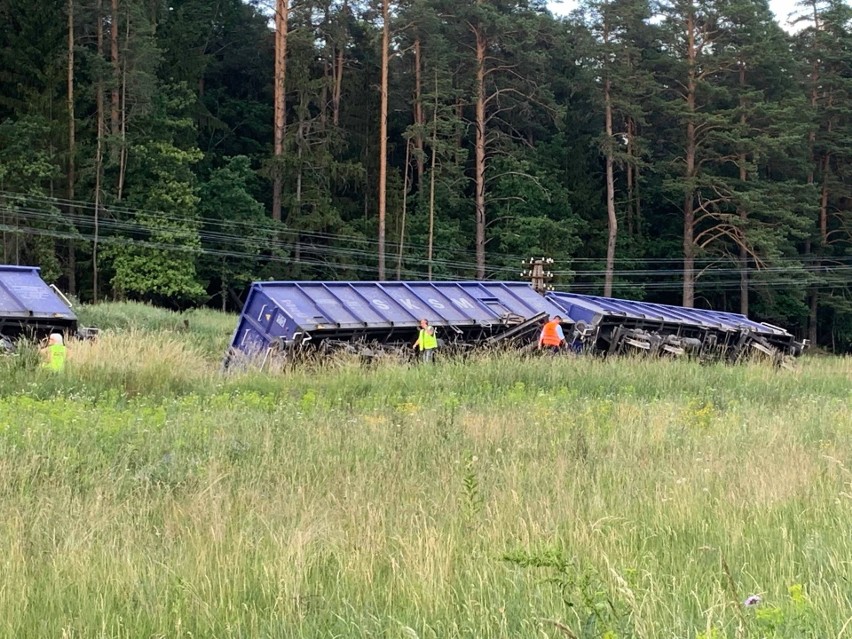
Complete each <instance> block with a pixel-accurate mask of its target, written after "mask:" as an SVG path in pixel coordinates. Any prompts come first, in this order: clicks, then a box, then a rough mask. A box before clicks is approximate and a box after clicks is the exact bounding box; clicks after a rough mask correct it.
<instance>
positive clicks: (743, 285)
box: [737, 62, 749, 315]
mask: <svg viewBox="0 0 852 639" xmlns="http://www.w3.org/2000/svg"><path fill="white" fill-rule="evenodd" d="M740 91H745V63H743V62H740ZM745 108H746V104H745V98H740V109H742V113H740V126H741V127H742V128H743V129H745V125H746V114H745ZM739 169H740V185H741V187H745V183H746V180H747V179H748V171H747V170H746V154H745V153H740V156H739ZM737 213H738V214H739V218H740V224H741V225H742V226H741V231H742V233H743V234H744V233H745V229H746V224H747V223H748V209H747V208H746V207H745V205H744V204H740V205H739V207H738V210H737ZM739 251H740V256H739V257H740V313H742V314H743V315H748V302H749V299H748V297H749V292H748V288H749V280H748V247H747V246H746V243H745V239H744V238H743V241H741V242H740V246H739Z"/></svg>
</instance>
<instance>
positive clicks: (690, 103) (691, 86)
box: [683, 8, 697, 308]
mask: <svg viewBox="0 0 852 639" xmlns="http://www.w3.org/2000/svg"><path fill="white" fill-rule="evenodd" d="M686 28H687V59H688V71H687V73H688V76H687V86H686V91H687V94H686V117H687V121H686V172H685V175H684V178H685V184H684V196H683V305H684V306H686V307H687V308H692V307H693V306H694V305H695V175H696V168H695V167H696V163H695V149H696V131H695V93H696V72H697V70H696V55H697V50H696V44H695V15H694V14H693V12H692V9H691V8H690V10H689V14H688V15H687V18H686Z"/></svg>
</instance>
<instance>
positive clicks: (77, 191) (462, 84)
mask: <svg viewBox="0 0 852 639" xmlns="http://www.w3.org/2000/svg"><path fill="white" fill-rule="evenodd" d="M792 31H793V32H792V33H789V32H787V31H785V30H784V29H782V28H781V27H780V26H779V24H778V23H777V22H776V20H775V19H774V17H773V15H772V13H771V12H770V10H769V8H768V5H767V3H766V1H765V0H582V2H581V3H580V8H579V9H578V10H577V11H576V12H575V13H574V14H572V16H571V17H570V18H567V19H558V18H556V17H554V16H553V15H551V14H550V13H549V12H548V11H547V9H546V7H545V6H544V3H543V2H542V1H540V0H267V2H247V1H245V0H40V1H39V2H32V1H31V0H0V216H2V218H0V226H2V234H3V237H2V251H3V255H2V262H3V263H6V264H34V265H37V266H40V267H41V268H42V272H43V275H44V277H45V279H47V280H48V281H55V282H57V283H58V284H59V285H60V286H62V287H63V288H64V289H66V290H67V291H69V292H71V293H72V294H74V295H76V296H77V297H78V298H79V299H81V300H84V301H98V300H103V299H105V298H131V299H143V300H149V301H152V302H155V303H159V304H166V305H170V306H173V307H186V306H189V305H194V304H207V305H211V306H216V307H221V308H237V307H239V305H240V297H241V296H242V295H243V293H244V291H245V287H246V285H247V283H249V282H250V281H252V280H256V279H267V278H276V279H303V278H305V279H307V278H322V279H376V278H379V279H427V278H429V279H461V278H464V279H469V278H489V279H510V280H512V279H520V272H519V271H520V270H521V268H522V267H521V260H522V259H524V258H527V259H528V258H530V257H541V256H545V257H551V258H553V260H554V264H553V272H554V279H553V284H554V285H555V286H557V287H559V288H569V289H570V290H573V291H579V292H589V293H595V294H612V295H615V296H622V297H629V298H636V299H648V300H652V301H661V302H669V303H675V304H684V305H687V306H693V305H695V306H702V307H714V308H718V309H725V310H732V311H741V312H744V313H748V314H750V315H751V316H753V317H756V318H758V319H761V320H765V321H771V322H774V323H777V324H783V325H784V326H786V327H789V328H791V329H792V330H794V331H796V332H798V333H799V334H800V335H801V336H803V337H808V338H810V339H811V340H818V342H819V343H820V344H822V345H824V346H826V347H828V348H833V349H836V350H846V349H849V348H850V347H852V284H850V279H852V278H850V273H852V179H850V178H852V163H850V154H852V100H850V97H852V8H850V6H849V5H848V4H847V3H845V2H843V1H842V0H806V1H805V2H804V3H803V4H802V5H801V6H800V10H799V17H798V21H797V22H796V24H795V27H794V29H793V30H792Z"/></svg>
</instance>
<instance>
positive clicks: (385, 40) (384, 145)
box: [379, 0, 390, 280]
mask: <svg viewBox="0 0 852 639" xmlns="http://www.w3.org/2000/svg"><path fill="white" fill-rule="evenodd" d="M389 4H390V0H382V21H383V25H382V87H381V91H382V100H381V102H382V104H381V114H380V116H379V118H380V121H379V279H380V280H383V279H385V213H386V208H387V179H388V175H387V174H388V54H389V52H388V47H389V44H390V24H389V23H388V14H389V13H390V11H389V6H388V5H389Z"/></svg>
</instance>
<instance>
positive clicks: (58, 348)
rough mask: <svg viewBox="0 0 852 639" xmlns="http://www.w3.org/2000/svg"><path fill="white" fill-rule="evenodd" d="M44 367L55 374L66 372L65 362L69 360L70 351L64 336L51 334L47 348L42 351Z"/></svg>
mask: <svg viewBox="0 0 852 639" xmlns="http://www.w3.org/2000/svg"><path fill="white" fill-rule="evenodd" d="M41 356H42V366H43V367H44V368H46V369H47V370H49V371H51V372H53V373H61V372H62V371H64V370H65V360H66V359H68V349H67V348H66V347H65V343H64V340H63V339H62V335H61V334H59V333H51V334H50V337H49V338H48V339H47V346H46V347H45V348H43V349H41Z"/></svg>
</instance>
